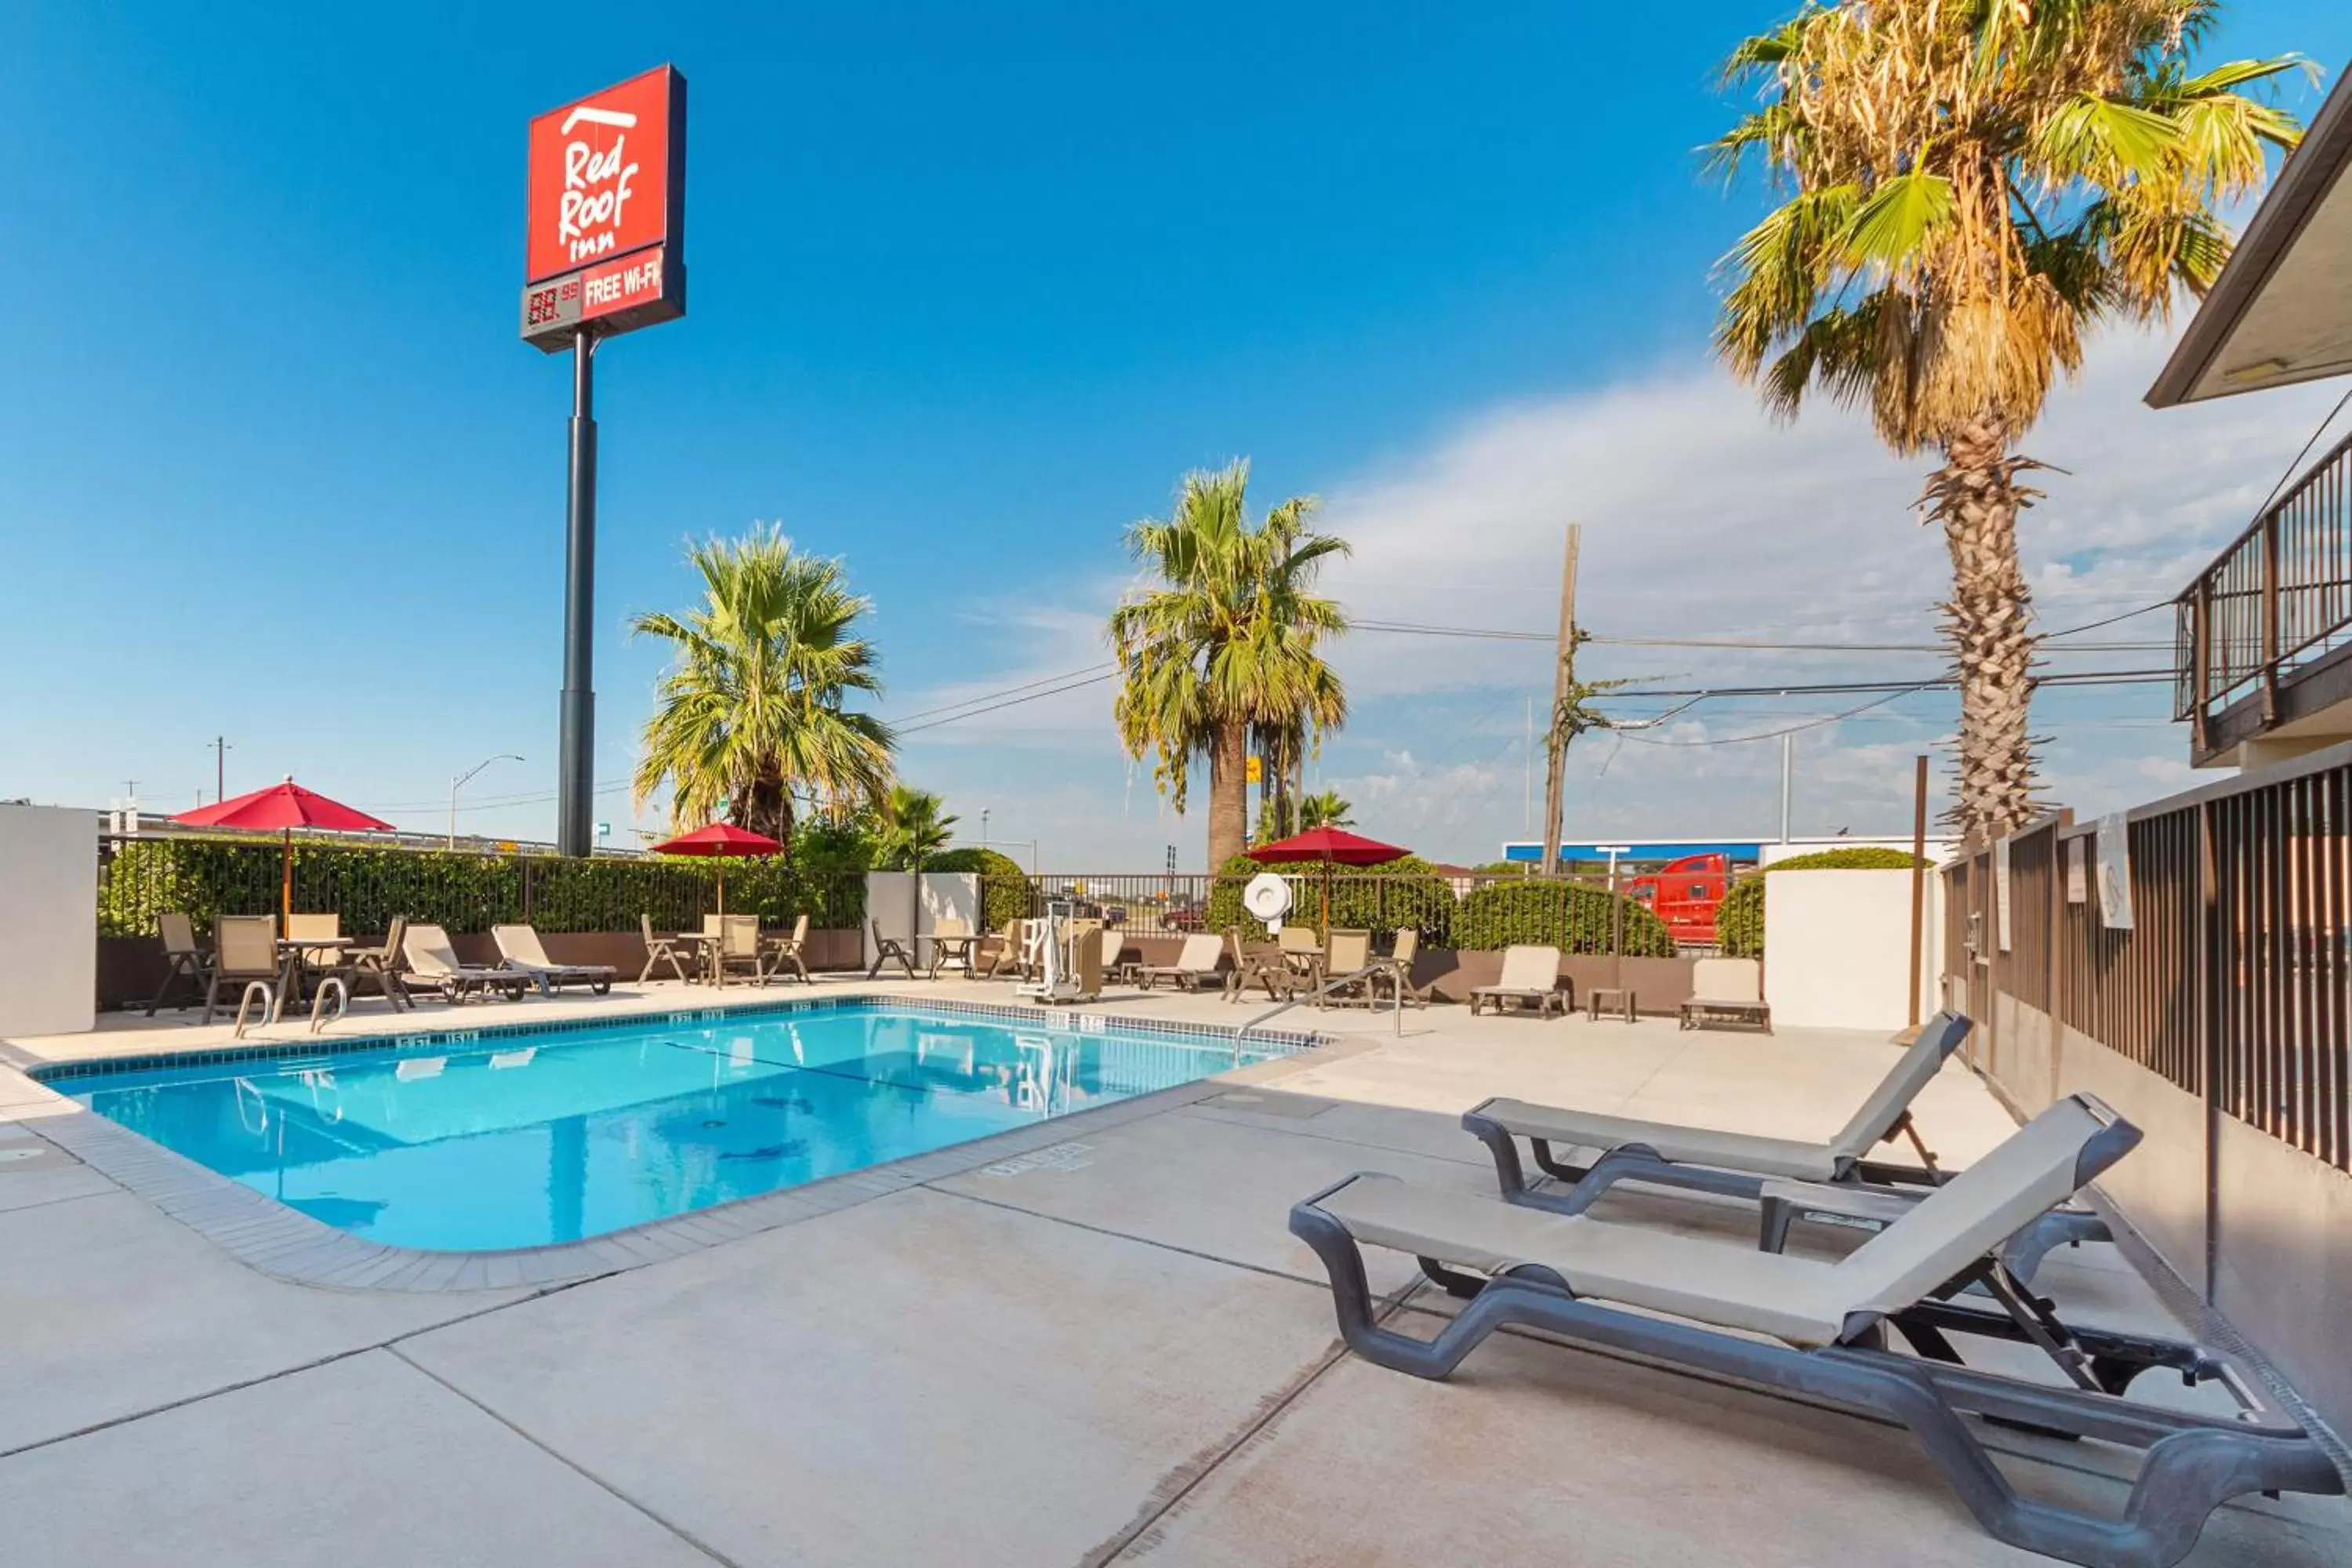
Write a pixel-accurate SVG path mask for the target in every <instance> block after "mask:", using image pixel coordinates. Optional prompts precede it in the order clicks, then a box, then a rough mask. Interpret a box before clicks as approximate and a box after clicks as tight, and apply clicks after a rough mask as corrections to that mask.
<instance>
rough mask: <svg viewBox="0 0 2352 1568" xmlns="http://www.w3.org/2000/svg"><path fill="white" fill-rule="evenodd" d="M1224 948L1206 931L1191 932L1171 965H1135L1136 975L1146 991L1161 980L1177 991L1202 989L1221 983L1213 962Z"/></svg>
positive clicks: (1215, 961)
mask: <svg viewBox="0 0 2352 1568" xmlns="http://www.w3.org/2000/svg"><path fill="white" fill-rule="evenodd" d="M1224 946H1225V944H1224V943H1223V942H1220V941H1218V940H1217V939H1216V938H1215V937H1213V936H1211V935H1209V934H1208V933H1207V932H1206V931H1195V932H1193V933H1192V935H1191V936H1188V937H1186V938H1185V939H1184V945H1183V947H1182V948H1181V949H1179V950H1178V952H1177V954H1176V962H1175V963H1146V964H1141V965H1139V966H1138V968H1137V973H1138V974H1139V976H1140V977H1141V979H1142V981H1143V988H1144V989H1145V990H1146V991H1149V990H1150V989H1151V988H1152V986H1154V985H1155V984H1159V983H1160V981H1162V980H1165V981H1167V982H1168V983H1169V984H1171V985H1173V986H1175V987H1176V988H1177V989H1178V990H1179V991H1198V990H1199V989H1200V988H1201V987H1202V986H1203V985H1207V984H1223V981H1222V980H1220V979H1219V978H1218V975H1217V960H1218V959H1219V958H1221V957H1223V955H1224Z"/></svg>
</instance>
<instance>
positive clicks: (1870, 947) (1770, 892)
mask: <svg viewBox="0 0 2352 1568" xmlns="http://www.w3.org/2000/svg"><path fill="white" fill-rule="evenodd" d="M1935 891H1936V888H1935V881H1934V879H1932V878H1930V879H1929V881H1928V892H1929V902H1928V908H1927V921H1926V942H1925V943H1924V944H1923V945H1924V947H1925V949H1926V951H1927V953H1928V954H1930V955H1932V953H1933V952H1934V951H1935V946H1936V941H1937V933H1938V932H1939V931H1941V929H1942V928H1941V926H1940V924H1939V923H1938V921H1937V918H1936V910H1935V903H1934V894H1935ZM1910 963H1911V873H1910V872H1909V871H1907V870H1901V869H1897V870H1888V871H1775V872H1773V873H1772V875H1771V877H1770V878H1769V879H1768V880H1767V881H1766V883H1765V894H1764V999H1765V1000H1766V1001H1767V1002H1769V1003H1770V1004H1771V1005H1772V1022H1773V1023H1774V1024H1775V1025H1776V1026H1796V1027H1813V1028H1829V1029H1885V1030H1887V1031H1889V1032H1892V1031H1894V1030H1896V1029H1900V1028H1902V1027H1903V1026H1905V1024H1906V1023H1907V1022H1908V1021H1909V1018H1908V1015H1909V1010H1910V1000H1911V991H1910ZM1924 967H1929V968H1932V959H1930V962H1929V963H1927V965H1925V966H1924ZM1920 996H1921V1000H1920V1006H1921V1010H1922V1011H1923V1012H1928V1013H1932V1012H1933V1011H1935V1009H1936V1006H1937V999H1936V992H1935V990H1934V989H1933V987H1932V986H1930V987H1928V988H1927V989H1924V990H1923V991H1922V992H1921V994H1920Z"/></svg>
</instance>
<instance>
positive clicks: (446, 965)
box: [400, 921, 531, 1006]
mask: <svg viewBox="0 0 2352 1568" xmlns="http://www.w3.org/2000/svg"><path fill="white" fill-rule="evenodd" d="M400 955H401V957H402V959H403V960H404V961H405V962H406V963H407V965H408V973H409V974H411V975H413V976H415V979H416V980H417V981H418V982H420V983H421V984H424V985H425V986H427V987H429V988H431V989H433V990H436V991H438V992H439V993H440V994H441V999H442V1000H443V1001H445V1002H447V1003H448V1004H450V1005H452V1006H455V1005H457V1004H458V1003H460V1002H463V1001H465V1000H466V999H467V997H469V996H481V995H485V994H489V993H491V992H496V993H497V994H499V995H501V996H504V997H505V998H506V999H507V1000H508V1001H509V1002H520V1001H521V1000H522V995H523V993H524V992H526V991H528V990H530V988H531V978H530V975H528V974H525V973H522V972H521V971H520V970H514V969H488V968H484V967H481V966H480V965H478V964H471V963H459V962H458V961H457V949H455V948H453V947H451V946H450V945H449V933H448V932H447V931H443V930H442V929H441V928H440V927H439V926H437V925H427V924H425V922H423V921H416V922H415V923H414V924H412V925H410V926H409V928H408V930H407V931H404V932H403V933H402V935H401V939H400Z"/></svg>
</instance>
